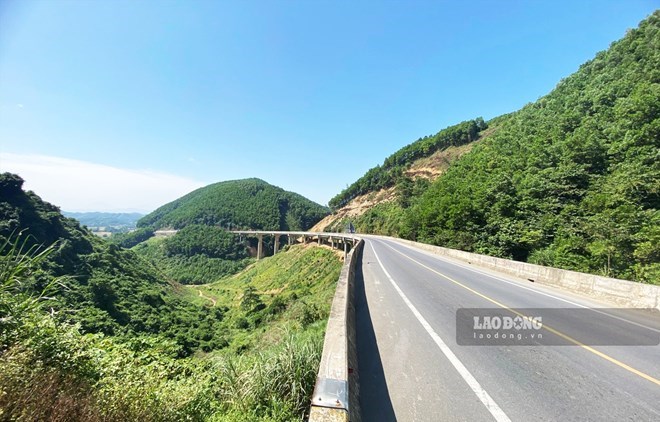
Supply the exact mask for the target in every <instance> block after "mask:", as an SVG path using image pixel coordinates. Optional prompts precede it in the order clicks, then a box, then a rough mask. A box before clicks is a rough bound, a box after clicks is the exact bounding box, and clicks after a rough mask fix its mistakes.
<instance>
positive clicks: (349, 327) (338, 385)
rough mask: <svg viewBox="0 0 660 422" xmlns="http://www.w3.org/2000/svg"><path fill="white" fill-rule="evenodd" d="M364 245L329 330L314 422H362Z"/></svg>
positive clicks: (350, 259) (340, 286)
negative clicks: (359, 280)
mask: <svg viewBox="0 0 660 422" xmlns="http://www.w3.org/2000/svg"><path fill="white" fill-rule="evenodd" d="M363 247H364V241H363V240H359V241H358V243H357V244H356V245H355V246H354V247H353V249H352V250H351V251H350V252H349V253H348V255H347V256H346V260H345V261H344V266H343V267H342V270H341V274H340V275H339V280H337V289H336V291H335V296H334V299H333V300H332V308H331V309H330V317H329V318H328V325H327V327H326V330H325V340H324V342H323V355H322V356H321V365H320V367H319V372H318V377H317V379H316V386H315V387H314V395H313V397H312V406H311V409H310V415H309V421H310V422H326V421H327V422H335V421H343V422H347V421H350V422H359V421H360V420H361V417H360V402H359V380H358V371H357V345H356V336H355V301H354V296H355V269H356V266H357V264H358V262H359V261H360V257H361V254H362V249H363Z"/></svg>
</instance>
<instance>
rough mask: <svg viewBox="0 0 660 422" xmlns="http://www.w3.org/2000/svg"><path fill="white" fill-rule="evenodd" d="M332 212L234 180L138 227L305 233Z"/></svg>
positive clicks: (271, 188)
mask: <svg viewBox="0 0 660 422" xmlns="http://www.w3.org/2000/svg"><path fill="white" fill-rule="evenodd" d="M327 214H328V210H327V209H326V208H325V207H323V206H321V205H319V204H316V203H314V202H312V201H310V200H309V199H307V198H304V197H303V196H301V195H298V194H296V193H293V192H287V191H285V190H283V189H281V188H278V187H276V186H273V185H270V184H268V183H266V182H264V181H263V180H260V179H243V180H232V181H227V182H220V183H215V184H212V185H209V186H206V187H203V188H200V189H197V190H195V191H193V192H191V193H189V194H187V195H185V196H183V197H181V198H179V199H177V200H175V201H173V202H170V203H169V204H166V205H163V206H162V207H160V208H158V209H157V210H155V211H154V212H152V213H151V214H148V215H146V216H145V217H143V218H142V219H140V221H138V227H150V228H152V229H158V228H163V227H172V228H175V229H179V228H183V227H185V226H188V225H191V224H204V225H209V226H221V227H224V228H227V227H232V228H240V229H245V228H247V229H254V230H305V229H308V228H309V227H311V226H313V225H314V224H315V223H316V222H317V221H319V220H320V219H322V218H323V217H324V216H326V215H327Z"/></svg>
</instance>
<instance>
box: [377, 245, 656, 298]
mask: <svg viewBox="0 0 660 422" xmlns="http://www.w3.org/2000/svg"><path fill="white" fill-rule="evenodd" d="M382 237H385V236H382ZM388 239H391V240H395V241H397V242H399V243H403V244H406V245H409V246H414V247H416V248H419V249H423V250H426V251H429V252H432V253H434V254H436V255H441V256H446V257H450V258H456V259H460V260H461V261H465V262H467V263H470V264H474V265H477V266H480V267H485V268H490V269H494V270H497V271H500V272H503V273H507V274H511V275H514V276H516V277H520V278H523V279H527V280H530V281H531V280H533V281H534V282H535V283H540V284H546V285H550V286H556V287H559V288H562V289H566V290H568V291H572V292H578V293H583V294H586V295H588V296H591V297H593V298H595V299H599V300H603V301H606V302H609V303H612V304H615V305H618V306H622V307H630V308H657V309H660V286H657V285H652V284H644V283H636V282H633V281H628V280H619V279H616V278H608V277H602V276H598V275H594V274H586V273H579V272H577V271H568V270H561V269H559V268H552V267H544V266H542V265H535V264H528V263H525V262H518V261H513V260H510V259H502V258H495V257H492V256H487V255H479V254H475V253H470V252H463V251H459V250H455V249H447V248H442V247H440V246H433V245H427V244H425V243H419V242H413V241H410V240H403V239H396V238H392V237H388Z"/></svg>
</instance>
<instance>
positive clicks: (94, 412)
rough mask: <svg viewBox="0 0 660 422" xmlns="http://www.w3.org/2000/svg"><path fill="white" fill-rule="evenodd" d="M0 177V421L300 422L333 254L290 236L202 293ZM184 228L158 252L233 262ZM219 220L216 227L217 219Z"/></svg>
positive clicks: (229, 247)
mask: <svg viewBox="0 0 660 422" xmlns="http://www.w3.org/2000/svg"><path fill="white" fill-rule="evenodd" d="M22 185H23V180H22V179H21V178H20V177H19V176H16V175H13V174H9V173H5V174H2V175H0V409H1V410H2V413H1V416H0V419H3V420H18V421H32V420H86V421H106V420H144V421H180V420H218V421H248V420H250V421H259V420H263V421H289V420H294V419H301V418H302V417H303V415H304V414H305V412H306V411H307V409H308V406H309V396H310V394H311V389H312V388H313V386H314V383H315V380H316V371H317V369H318V363H319V360H320V353H321V348H322V344H323V333H324V327H325V319H326V318H327V315H328V312H329V308H330V301H331V298H332V295H333V292H334V284H335V281H336V279H337V277H338V274H339V271H340V268H341V262H340V260H339V259H338V258H337V257H336V256H335V254H334V253H333V252H331V251H329V250H325V249H321V248H317V247H304V246H298V247H293V248H288V247H287V248H285V251H283V252H282V253H279V254H278V255H277V256H275V257H272V258H268V259H264V260H261V261H259V262H258V263H256V264H255V265H253V266H251V267H250V268H249V269H248V270H247V272H246V273H245V274H239V275H237V276H234V277H232V278H230V279H224V280H220V281H218V282H217V283H216V284H214V285H213V286H211V287H208V288H206V290H205V293H202V291H201V290H199V289H198V288H197V286H195V287H190V288H188V287H185V286H181V285H178V284H176V283H174V284H172V283H169V282H166V281H163V280H164V278H163V277H162V273H161V272H160V271H158V270H157V269H156V268H153V266H152V265H150V264H149V263H147V262H146V261H144V260H142V259H140V258H139V256H138V255H136V254H135V253H134V252H133V251H131V250H125V249H123V248H121V247H119V246H117V245H114V244H112V243H110V242H108V241H105V240H103V239H100V238H98V237H96V236H94V235H93V234H91V233H90V232H89V231H88V230H86V229H85V228H83V227H81V226H80V225H79V223H78V222H77V221H76V220H73V219H69V218H66V217H63V216H62V215H61V213H60V211H59V209H58V208H57V207H55V206H53V205H51V204H48V203H46V202H44V201H42V200H41V199H40V198H39V197H38V196H37V195H35V194H34V193H32V192H25V191H24V190H23V189H22ZM202 230H205V231H208V230H214V228H209V227H198V226H190V227H189V228H188V227H187V228H185V229H183V230H181V232H180V233H183V235H182V236H181V237H180V238H178V239H177V238H176V237H172V238H170V239H167V240H168V243H167V244H166V245H165V251H166V253H170V254H173V255H177V254H188V253H191V254H198V255H204V256H208V257H210V258H209V259H212V257H215V256H224V257H232V258H235V259H240V258H241V257H242V256H243V253H244V251H243V250H242V249H240V248H238V247H236V245H235V243H234V242H232V241H231V239H230V238H229V237H228V236H231V235H229V234H227V233H225V232H222V233H215V234H217V235H219V236H213V237H212V238H210V237H203V236H202V237H200V236H201V231H202ZM218 230H221V229H219V228H218Z"/></svg>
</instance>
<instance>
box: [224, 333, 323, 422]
mask: <svg viewBox="0 0 660 422" xmlns="http://www.w3.org/2000/svg"><path fill="white" fill-rule="evenodd" d="M322 349H323V326H322V325H321V324H318V323H317V324H315V325H314V326H311V327H310V329H309V330H307V331H305V332H303V333H296V334H294V333H289V334H288V335H285V337H284V340H283V341H282V342H281V343H280V344H279V345H277V346H274V347H272V348H270V349H267V350H266V351H263V352H259V353H255V354H251V355H245V356H238V357H236V356H226V357H221V358H219V359H217V360H216V361H215V362H214V372H215V373H216V374H217V376H218V382H219V384H218V398H219V399H220V400H219V401H220V403H221V410H222V412H219V413H218V414H216V415H215V417H214V418H213V420H218V421H226V420H231V421H234V420H240V421H243V420H268V421H270V420H273V421H289V420H296V419H297V420H303V419H304V416H305V414H306V412H307V410H308V408H309V400H310V396H311V393H312V391H313V389H314V383H315V382H316V373H317V370H318V365H319V361H320V359H321V352H322Z"/></svg>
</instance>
